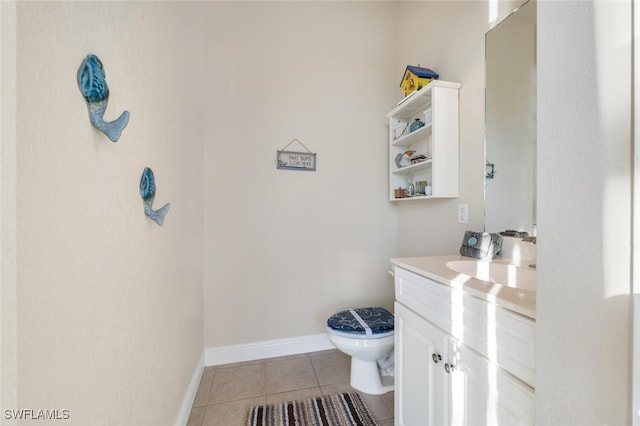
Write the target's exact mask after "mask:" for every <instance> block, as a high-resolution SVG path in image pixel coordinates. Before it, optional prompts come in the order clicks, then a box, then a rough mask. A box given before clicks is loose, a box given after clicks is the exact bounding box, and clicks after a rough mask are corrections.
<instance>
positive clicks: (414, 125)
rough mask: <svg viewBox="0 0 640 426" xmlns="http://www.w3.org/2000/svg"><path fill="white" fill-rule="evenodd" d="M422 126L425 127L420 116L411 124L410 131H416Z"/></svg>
mask: <svg viewBox="0 0 640 426" xmlns="http://www.w3.org/2000/svg"><path fill="white" fill-rule="evenodd" d="M421 127H424V122H423V121H422V120H420V119H419V118H416V119H415V121H414V122H413V123H411V125H410V126H409V133H411V132H415V131H416V130H418V129H419V128H421Z"/></svg>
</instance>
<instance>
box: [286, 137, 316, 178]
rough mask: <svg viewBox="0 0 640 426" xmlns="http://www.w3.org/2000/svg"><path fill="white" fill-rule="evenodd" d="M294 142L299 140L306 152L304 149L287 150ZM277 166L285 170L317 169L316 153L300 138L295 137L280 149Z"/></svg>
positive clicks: (313, 170)
mask: <svg viewBox="0 0 640 426" xmlns="http://www.w3.org/2000/svg"><path fill="white" fill-rule="evenodd" d="M293 142H298V143H299V144H300V145H302V147H303V148H304V149H306V152H303V151H286V149H287V147H288V146H289V145H291V144H292V143H293ZM276 167H277V168H278V169H283V170H308V171H312V172H315V171H316V154H315V153H313V152H311V151H309V149H308V148H307V147H306V146H304V145H303V144H302V142H300V141H299V140H298V139H294V140H292V141H291V142H289V143H288V144H287V146H285V147H284V148H283V149H282V150H281V151H278V154H277V158H276Z"/></svg>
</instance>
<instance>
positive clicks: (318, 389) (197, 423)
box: [188, 350, 393, 426]
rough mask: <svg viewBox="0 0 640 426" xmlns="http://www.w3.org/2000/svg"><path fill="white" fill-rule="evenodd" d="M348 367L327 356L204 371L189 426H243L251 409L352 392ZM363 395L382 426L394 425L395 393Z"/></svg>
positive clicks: (340, 357)
mask: <svg viewBox="0 0 640 426" xmlns="http://www.w3.org/2000/svg"><path fill="white" fill-rule="evenodd" d="M350 365H351V362H350V358H349V357H348V356H347V355H344V354H343V353H342V352H340V351H338V350H330V351H322V352H313V353H308V354H301V355H292V356H286V357H279V358H269V359H263V360H258V361H248V362H243V363H237V364H227V365H219V366H215V367H206V368H205V370H204V373H203V375H202V379H201V381H200V386H199V387H198V392H197V394H196V398H195V401H194V403H193V408H192V409H191V415H190V416H189V422H188V426H245V425H246V421H247V413H248V411H249V408H251V407H252V406H254V405H258V404H273V403H277V402H285V401H295V400H300V399H307V398H313V397H317V396H321V395H333V394H337V393H341V392H352V391H353V388H352V387H351V386H350V385H349V371H350ZM361 395H362V397H363V399H364V400H365V401H366V403H367V405H368V406H369V409H370V410H371V413H372V414H373V416H374V417H375V418H376V420H377V421H378V424H379V425H380V426H389V425H393V392H389V393H386V394H384V395H367V394H362V393H361Z"/></svg>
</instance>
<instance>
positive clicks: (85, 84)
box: [78, 55, 129, 142]
mask: <svg viewBox="0 0 640 426" xmlns="http://www.w3.org/2000/svg"><path fill="white" fill-rule="evenodd" d="M78 87H79V88H80V92H82V96H84V99H85V100H86V101H87V106H88V107H89V118H90V120H91V124H93V126H94V127H95V128H96V129H98V130H100V131H101V132H103V133H104V134H105V135H107V137H108V138H109V139H111V141H112V142H118V139H120V135H121V134H122V130H123V129H124V128H125V127H126V126H127V124H128V123H129V111H124V112H123V113H122V114H120V117H118V118H117V119H116V120H114V121H111V122H106V121H104V119H103V117H104V111H105V110H106V109H107V104H108V103H109V87H108V86H107V80H106V74H105V72H104V67H103V66H102V62H101V61H100V59H99V58H98V57H97V56H96V55H88V56H87V57H86V58H84V61H82V65H80V68H79V69H78Z"/></svg>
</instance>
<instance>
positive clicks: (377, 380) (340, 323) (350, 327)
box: [327, 307, 394, 395]
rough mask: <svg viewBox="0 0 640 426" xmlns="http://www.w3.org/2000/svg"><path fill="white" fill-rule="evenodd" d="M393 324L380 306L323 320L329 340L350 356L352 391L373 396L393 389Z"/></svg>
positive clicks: (344, 312) (391, 316)
mask: <svg viewBox="0 0 640 426" xmlns="http://www.w3.org/2000/svg"><path fill="white" fill-rule="evenodd" d="M393 323H394V321H393V314H391V313H390V312H389V311H387V310H386V309H384V308H381V307H376V308H358V309H348V310H346V311H342V312H338V313H337V314H334V315H332V316H331V317H329V319H328V320H327V334H328V335H329V340H330V341H331V343H333V344H334V346H335V347H336V348H338V349H339V350H340V351H341V352H344V353H345V354H347V355H350V356H351V387H352V388H354V389H357V390H359V391H361V392H364V393H368V394H373V395H381V394H383V393H387V392H389V391H392V390H393V367H392V365H393ZM389 363H391V367H390V366H389ZM381 367H383V368H382V369H381ZM385 367H386V368H385ZM383 373H385V374H383Z"/></svg>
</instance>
